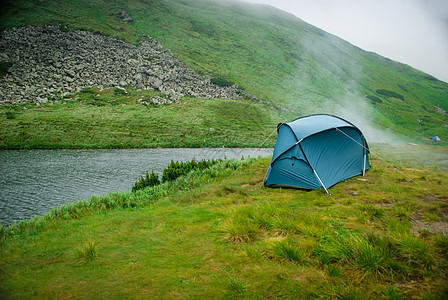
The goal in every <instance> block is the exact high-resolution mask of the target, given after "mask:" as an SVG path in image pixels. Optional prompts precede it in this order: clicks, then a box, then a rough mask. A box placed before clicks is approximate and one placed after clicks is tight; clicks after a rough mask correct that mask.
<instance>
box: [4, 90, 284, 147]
mask: <svg viewBox="0 0 448 300" xmlns="http://www.w3.org/2000/svg"><path fill="white" fill-rule="evenodd" d="M128 91H129V95H113V93H114V92H113V89H105V90H104V91H102V92H99V91H98V90H97V89H96V88H91V89H86V90H84V91H82V92H80V93H78V94H77V95H75V97H72V98H68V99H63V100H61V101H59V103H52V104H43V105H39V106H35V105H14V106H2V107H0V125H1V126H0V128H1V129H0V149H34V148H53V149H54V148H141V147H221V146H226V147H258V146H259V145H260V144H261V143H263V142H264V141H265V140H266V138H267V137H268V136H270V135H271V134H272V136H271V138H270V139H269V140H267V141H266V143H265V144H264V146H273V145H274V143H275V138H276V137H275V134H273V133H274V131H275V128H276V125H277V123H278V122H279V120H280V119H282V118H285V116H286V115H288V114H287V113H285V112H282V111H279V110H272V109H271V108H270V107H268V106H266V105H264V104H260V103H256V102H251V101H243V102H242V101H237V100H223V99H196V98H184V99H182V103H181V104H178V105H162V106H153V105H147V106H145V105H142V104H139V103H138V101H137V100H138V99H140V98H142V97H143V98H145V97H146V98H149V97H151V92H149V91H144V92H140V91H137V90H135V89H132V88H128ZM153 93H155V92H153ZM11 114H13V116H14V117H13V118H11V117H10V115H11Z"/></svg>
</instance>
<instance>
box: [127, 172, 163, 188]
mask: <svg viewBox="0 0 448 300" xmlns="http://www.w3.org/2000/svg"><path fill="white" fill-rule="evenodd" d="M159 184H160V180H159V175H158V174H156V173H154V170H152V172H151V175H149V174H148V171H146V176H145V177H144V178H143V176H140V178H139V180H138V181H137V182H136V183H135V184H134V186H133V187H132V191H133V192H135V191H138V190H142V189H144V188H145V187H148V186H155V185H159Z"/></svg>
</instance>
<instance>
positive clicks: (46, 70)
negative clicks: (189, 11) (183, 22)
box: [0, 26, 261, 105]
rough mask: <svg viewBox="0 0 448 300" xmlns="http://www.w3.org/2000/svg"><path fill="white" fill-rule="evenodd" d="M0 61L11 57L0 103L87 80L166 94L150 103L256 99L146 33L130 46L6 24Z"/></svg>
mask: <svg viewBox="0 0 448 300" xmlns="http://www.w3.org/2000/svg"><path fill="white" fill-rule="evenodd" d="M0 61H8V62H10V63H12V66H11V67H10V68H9V70H8V74H6V75H5V76H4V77H3V78H2V79H0V105H3V104H7V103H36V102H39V100H40V101H41V100H42V99H48V100H50V101H51V100H52V101H54V100H58V99H62V98H63V96H65V95H67V94H73V93H75V92H77V91H80V90H81V89H84V88H87V87H91V86H99V87H100V91H101V90H102V89H103V87H117V86H132V87H136V88H138V89H146V90H158V91H160V92H162V93H163V94H165V95H169V97H160V99H159V98H155V99H153V102H154V103H156V104H165V103H176V102H178V101H179V99H180V97H182V96H194V97H198V98H224V99H246V98H251V99H254V100H258V101H261V100H260V99H257V98H256V97H254V96H252V95H249V94H247V93H244V92H242V91H239V90H238V86H237V85H233V86H226V87H223V86H218V85H216V84H214V83H212V82H211V80H210V77H209V76H202V75H199V74H197V73H195V72H194V71H193V70H192V69H189V68H187V67H186V66H185V65H184V64H183V63H182V62H181V61H179V60H178V59H177V58H175V57H174V56H173V55H172V53H171V51H170V50H168V49H165V48H163V46H162V45H161V44H160V43H159V42H158V41H157V40H154V39H152V38H151V37H149V36H145V37H144V39H143V41H142V44H141V46H140V47H136V46H134V45H132V44H128V43H125V42H123V41H120V40H117V39H114V38H112V37H108V36H104V35H98V34H93V33H91V32H88V31H81V30H78V31H68V32H67V31H66V30H63V31H61V30H60V28H59V27H58V26H46V27H40V26H29V27H20V28H11V29H7V30H4V31H3V33H2V36H1V39H0ZM162 99H163V100H162Z"/></svg>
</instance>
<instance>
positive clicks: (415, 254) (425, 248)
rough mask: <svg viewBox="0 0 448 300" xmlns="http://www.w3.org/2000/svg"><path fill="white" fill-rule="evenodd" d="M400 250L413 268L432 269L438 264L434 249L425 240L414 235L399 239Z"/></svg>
mask: <svg viewBox="0 0 448 300" xmlns="http://www.w3.org/2000/svg"><path fill="white" fill-rule="evenodd" d="M398 249H399V250H400V255H401V257H402V259H403V260H404V261H405V262H406V263H407V264H408V265H409V266H411V267H417V268H424V269H426V270H428V269H431V268H432V267H433V266H434V265H435V262H436V259H435V256H434V251H433V248H431V247H430V245H429V244H428V243H427V242H426V241H425V240H423V239H421V238H418V237H416V236H414V235H410V234H409V235H403V236H401V237H400V238H399V241H398Z"/></svg>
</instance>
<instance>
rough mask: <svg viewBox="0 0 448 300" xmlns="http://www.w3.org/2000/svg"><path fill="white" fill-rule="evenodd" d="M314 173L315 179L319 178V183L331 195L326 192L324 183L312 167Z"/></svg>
mask: <svg viewBox="0 0 448 300" xmlns="http://www.w3.org/2000/svg"><path fill="white" fill-rule="evenodd" d="M313 172H314V175H316V177H317V179H319V182H320V185H321V186H322V187H323V188H324V190H325V191H326V192H327V194H328V195H330V196H331V194H330V193H329V192H328V190H327V188H326V187H325V185H324V184H323V182H322V180H320V177H319V175H317V172H316V170H314V169H313Z"/></svg>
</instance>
